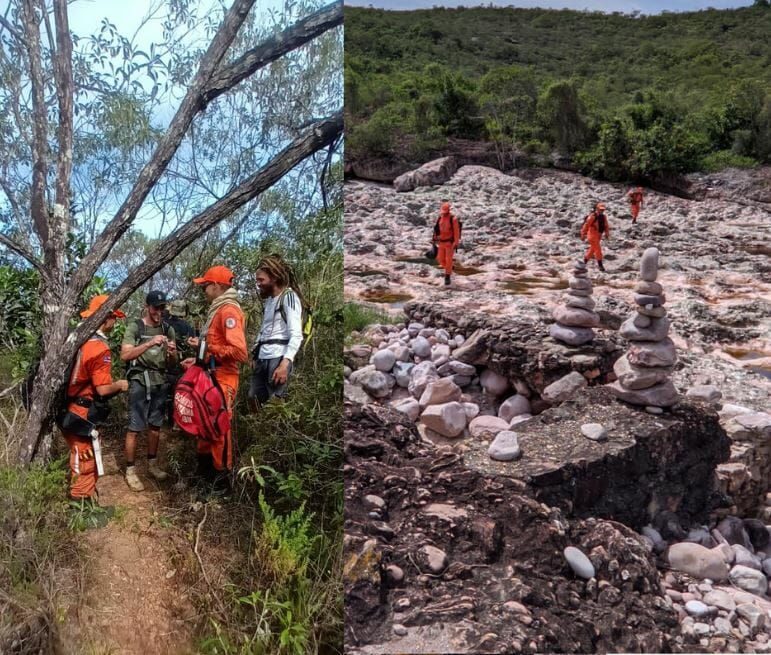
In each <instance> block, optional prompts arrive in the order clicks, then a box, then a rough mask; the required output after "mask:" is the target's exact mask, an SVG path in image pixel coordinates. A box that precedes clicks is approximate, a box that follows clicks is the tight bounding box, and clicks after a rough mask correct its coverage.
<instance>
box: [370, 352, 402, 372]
mask: <svg viewBox="0 0 771 655" xmlns="http://www.w3.org/2000/svg"><path fill="white" fill-rule="evenodd" d="M372 363H373V364H374V365H375V368H376V369H377V370H378V371H382V372H383V373H389V372H390V371H391V369H392V368H393V367H394V364H396V353H394V351H393V350H378V351H377V352H376V353H375V354H374V355H372Z"/></svg>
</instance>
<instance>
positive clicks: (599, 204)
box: [594, 202, 605, 212]
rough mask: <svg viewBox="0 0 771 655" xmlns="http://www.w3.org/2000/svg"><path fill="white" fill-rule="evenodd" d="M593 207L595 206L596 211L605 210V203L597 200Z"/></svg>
mask: <svg viewBox="0 0 771 655" xmlns="http://www.w3.org/2000/svg"><path fill="white" fill-rule="evenodd" d="M594 208H595V209H596V210H597V211H599V212H601V211H605V205H603V204H602V203H601V202H598V203H597V204H596V205H595V207H594Z"/></svg>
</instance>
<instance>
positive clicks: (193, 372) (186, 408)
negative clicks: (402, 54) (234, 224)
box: [174, 362, 230, 441]
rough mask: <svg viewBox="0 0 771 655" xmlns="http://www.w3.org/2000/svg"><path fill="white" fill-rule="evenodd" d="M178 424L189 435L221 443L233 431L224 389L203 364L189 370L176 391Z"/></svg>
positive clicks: (175, 419) (175, 410)
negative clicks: (229, 431)
mask: <svg viewBox="0 0 771 655" xmlns="http://www.w3.org/2000/svg"><path fill="white" fill-rule="evenodd" d="M174 422H175V423H176V424H177V425H178V426H179V427H180V429H182V430H184V431H185V432H187V433H188V434H191V435H193V436H194V437H197V438H199V439H203V440H205V441H218V440H219V439H222V437H223V436H224V435H225V434H226V433H227V432H228V430H230V415H229V414H228V408H227V403H226V402H225V395H224V394H223V393H222V389H221V388H220V386H219V385H218V384H217V381H216V379H215V378H214V376H213V375H212V374H211V372H210V371H209V370H208V369H207V368H206V365H205V364H203V363H201V362H196V363H195V364H193V365H192V366H191V367H190V368H189V369H187V370H186V371H185V372H184V374H183V375H182V377H181V378H180V379H179V382H177V386H176V387H175V389H174Z"/></svg>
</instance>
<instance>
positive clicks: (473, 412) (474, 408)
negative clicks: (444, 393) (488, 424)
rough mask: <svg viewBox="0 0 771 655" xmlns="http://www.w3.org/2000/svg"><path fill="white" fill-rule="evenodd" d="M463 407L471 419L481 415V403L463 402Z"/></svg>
mask: <svg viewBox="0 0 771 655" xmlns="http://www.w3.org/2000/svg"><path fill="white" fill-rule="evenodd" d="M463 409H464V410H465V412H466V417H467V418H468V420H469V421H471V419H474V418H476V417H477V416H479V405H477V404H476V403H463Z"/></svg>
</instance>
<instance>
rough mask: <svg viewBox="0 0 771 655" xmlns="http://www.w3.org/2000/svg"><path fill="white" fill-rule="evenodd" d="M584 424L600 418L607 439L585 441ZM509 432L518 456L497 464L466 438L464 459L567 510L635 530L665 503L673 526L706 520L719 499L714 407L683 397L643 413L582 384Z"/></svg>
mask: <svg viewBox="0 0 771 655" xmlns="http://www.w3.org/2000/svg"><path fill="white" fill-rule="evenodd" d="M588 422H594V423H601V424H602V425H603V426H604V427H605V428H606V429H607V430H608V441H607V442H604V443H597V442H594V441H591V440H589V439H587V438H586V437H585V436H584V435H583V434H582V433H581V426H582V425H584V424H585V423H588ZM516 429H517V434H518V435H519V445H520V447H521V448H522V452H523V455H522V457H521V458H520V459H519V460H517V461H516V462H507V463H506V464H496V463H494V462H490V460H489V457H488V455H487V451H486V448H485V447H484V445H483V444H479V443H467V444H466V445H467V447H468V450H467V451H466V453H465V458H466V462H467V464H468V465H469V466H470V467H472V468H474V469H475V470H479V471H483V472H487V473H490V474H492V473H496V474H499V475H505V476H507V477H513V478H517V479H520V480H526V481H527V483H528V487H529V488H531V489H532V490H533V492H534V493H535V495H536V497H538V498H539V499H542V500H543V501H544V502H546V503H548V504H550V505H556V506H559V507H561V508H563V509H564V510H565V511H566V512H568V513H572V514H574V515H577V516H580V517H586V516H600V517H603V518H610V519H613V520H616V521H620V522H622V523H625V524H626V525H629V526H631V527H634V528H635V529H638V530H639V529H641V528H642V526H644V525H646V524H647V523H650V522H651V521H653V520H654V518H656V517H657V516H659V515H660V514H661V510H662V509H663V508H666V507H667V506H669V505H675V506H677V507H678V509H677V513H676V514H674V515H673V516H674V517H675V518H676V519H677V520H678V521H679V523H680V525H693V524H697V523H705V522H707V519H708V515H709V513H710V511H711V510H712V509H713V504H714V502H715V501H716V500H717V499H718V498H719V496H716V494H715V488H716V487H717V480H716V479H715V474H714V470H715V467H716V465H717V464H718V463H719V462H723V461H726V460H727V459H728V457H729V453H730V450H729V444H730V440H729V439H728V437H727V436H726V433H725V431H724V430H723V428H722V427H721V426H720V423H719V420H718V416H717V412H715V411H714V410H712V409H709V408H705V406H704V405H703V404H702V403H697V402H693V401H687V400H686V401H683V402H681V403H679V404H678V405H677V406H675V407H674V408H673V409H672V410H671V411H670V412H669V413H667V414H666V415H664V416H649V415H647V414H645V413H643V412H641V411H640V410H638V409H636V408H634V407H630V406H629V405H626V404H624V403H619V402H617V401H616V400H615V399H614V398H613V396H612V394H611V393H610V391H609V390H608V389H607V388H606V387H593V388H589V389H584V390H583V391H581V392H579V393H578V395H577V396H576V397H574V398H573V399H572V400H570V401H568V402H566V403H563V404H562V405H560V406H559V407H555V408H553V409H549V410H546V411H545V412H542V413H541V414H539V415H538V416H536V417H534V418H532V419H530V420H528V421H527V422H525V423H522V424H520V425H518V426H517V428H516ZM656 527H657V529H660V528H659V526H656ZM686 534H687V532H679V533H677V535H676V536H678V537H679V538H684V537H685V536H686Z"/></svg>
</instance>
